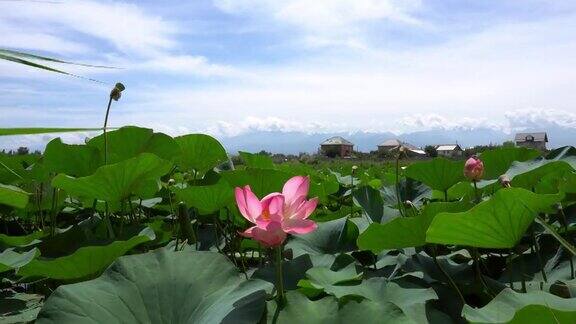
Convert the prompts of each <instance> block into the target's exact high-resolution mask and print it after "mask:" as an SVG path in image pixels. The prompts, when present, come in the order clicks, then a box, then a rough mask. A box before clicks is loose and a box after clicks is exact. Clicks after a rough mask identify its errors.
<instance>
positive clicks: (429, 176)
mask: <svg viewBox="0 0 576 324" xmlns="http://www.w3.org/2000/svg"><path fill="white" fill-rule="evenodd" d="M463 170H464V162H463V161H450V160H447V159H445V158H435V159H433V160H431V161H427V162H419V163H414V164H411V165H409V166H408V167H407V168H406V170H405V171H404V174H405V175H406V176H407V177H408V178H412V179H415V180H418V181H420V182H423V183H424V184H426V185H427V186H429V187H430V188H432V189H436V190H440V191H442V192H444V191H446V190H448V189H449V188H450V187H452V186H453V185H455V184H457V183H458V182H460V181H462V180H464V171H463Z"/></svg>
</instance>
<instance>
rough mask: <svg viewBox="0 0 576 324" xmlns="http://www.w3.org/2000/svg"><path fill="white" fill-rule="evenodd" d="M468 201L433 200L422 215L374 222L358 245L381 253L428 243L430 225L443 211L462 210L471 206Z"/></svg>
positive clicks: (453, 211)
mask: <svg viewBox="0 0 576 324" xmlns="http://www.w3.org/2000/svg"><path fill="white" fill-rule="evenodd" d="M470 207H471V205H470V203H468V202H466V201H458V202H449V203H446V202H433V203H430V204H428V205H426V206H425V207H424V208H423V209H422V211H421V213H420V215H417V216H414V217H396V218H394V219H393V220H391V221H389V222H387V223H385V224H377V223H372V224H370V226H368V229H367V230H365V231H364V232H362V234H360V236H359V237H358V247H359V248H360V249H364V250H371V251H372V252H375V253H379V252H381V251H382V250H384V249H401V248H407V247H416V246H422V245H425V244H426V231H427V230H428V226H430V223H431V222H432V220H433V219H434V217H436V215H437V214H438V213H441V212H451V213H455V212H462V211H465V210H467V209H468V208H470Z"/></svg>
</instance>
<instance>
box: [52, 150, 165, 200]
mask: <svg viewBox="0 0 576 324" xmlns="http://www.w3.org/2000/svg"><path fill="white" fill-rule="evenodd" d="M170 168H171V163H170V162H168V161H166V160H163V159H161V158H159V157H157V156H156V155H154V154H151V153H142V154H140V155H138V156H136V157H133V158H131V159H128V160H125V161H122V162H118V163H116V164H110V165H104V166H101V167H100V168H98V170H96V172H95V173H94V174H93V175H90V176H87V177H82V178H74V177H70V176H67V175H64V174H59V175H57V176H56V177H55V178H54V179H53V180H52V185H53V186H54V187H56V188H60V189H62V190H65V191H66V192H67V193H69V194H72V195H77V196H80V197H86V198H95V199H100V200H104V201H108V202H119V201H122V200H124V199H127V198H129V197H130V196H132V195H136V196H137V197H139V198H150V197H151V196H152V195H153V194H154V193H156V191H158V189H159V184H158V180H159V179H160V177H161V176H163V175H165V174H166V173H168V171H170Z"/></svg>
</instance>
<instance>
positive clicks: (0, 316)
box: [0, 290, 44, 324]
mask: <svg viewBox="0 0 576 324" xmlns="http://www.w3.org/2000/svg"><path fill="white" fill-rule="evenodd" d="M43 300H44V296H42V295H37V294H24V293H16V292H14V291H12V290H3V291H2V292H0V323H3V324H13V323H14V324H16V323H31V322H33V321H34V320H35V319H36V316H38V313H39V312H40V308H42V301H43Z"/></svg>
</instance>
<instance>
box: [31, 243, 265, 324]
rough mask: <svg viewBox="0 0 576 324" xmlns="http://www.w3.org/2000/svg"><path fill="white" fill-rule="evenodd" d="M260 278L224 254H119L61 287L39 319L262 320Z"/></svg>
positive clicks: (158, 323) (206, 321) (52, 321)
mask: <svg viewBox="0 0 576 324" xmlns="http://www.w3.org/2000/svg"><path fill="white" fill-rule="evenodd" d="M266 289H271V285H270V284H269V283H267V282H265V281H261V280H248V281H247V280H245V279H243V277H241V276H240V275H239V273H238V271H237V270H236V268H235V267H234V265H232V264H231V263H230V262H229V261H228V260H227V259H226V257H224V256H223V255H221V254H218V253H214V252H199V251H192V250H186V251H179V252H173V251H168V250H165V249H161V250H158V251H156V252H153V253H146V254H140V255H131V256H125V257H122V258H120V259H118V260H117V261H116V262H115V263H114V264H113V265H112V266H110V268H108V269H107V270H106V271H105V272H104V274H103V275H102V276H101V277H99V278H97V279H94V280H91V281H86V282H82V283H77V284H73V285H66V286H60V287H59V288H58V289H57V290H56V291H55V292H54V293H53V294H52V295H51V296H50V298H48V300H47V301H46V304H45V305H44V307H43V308H42V310H41V312H40V314H39V315H38V321H37V322H38V323H58V324H62V323H154V324H161V323H223V322H224V323H257V322H258V320H259V319H260V317H261V316H262V314H263V311H264V307H265V292H264V291H265V290H266Z"/></svg>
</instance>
